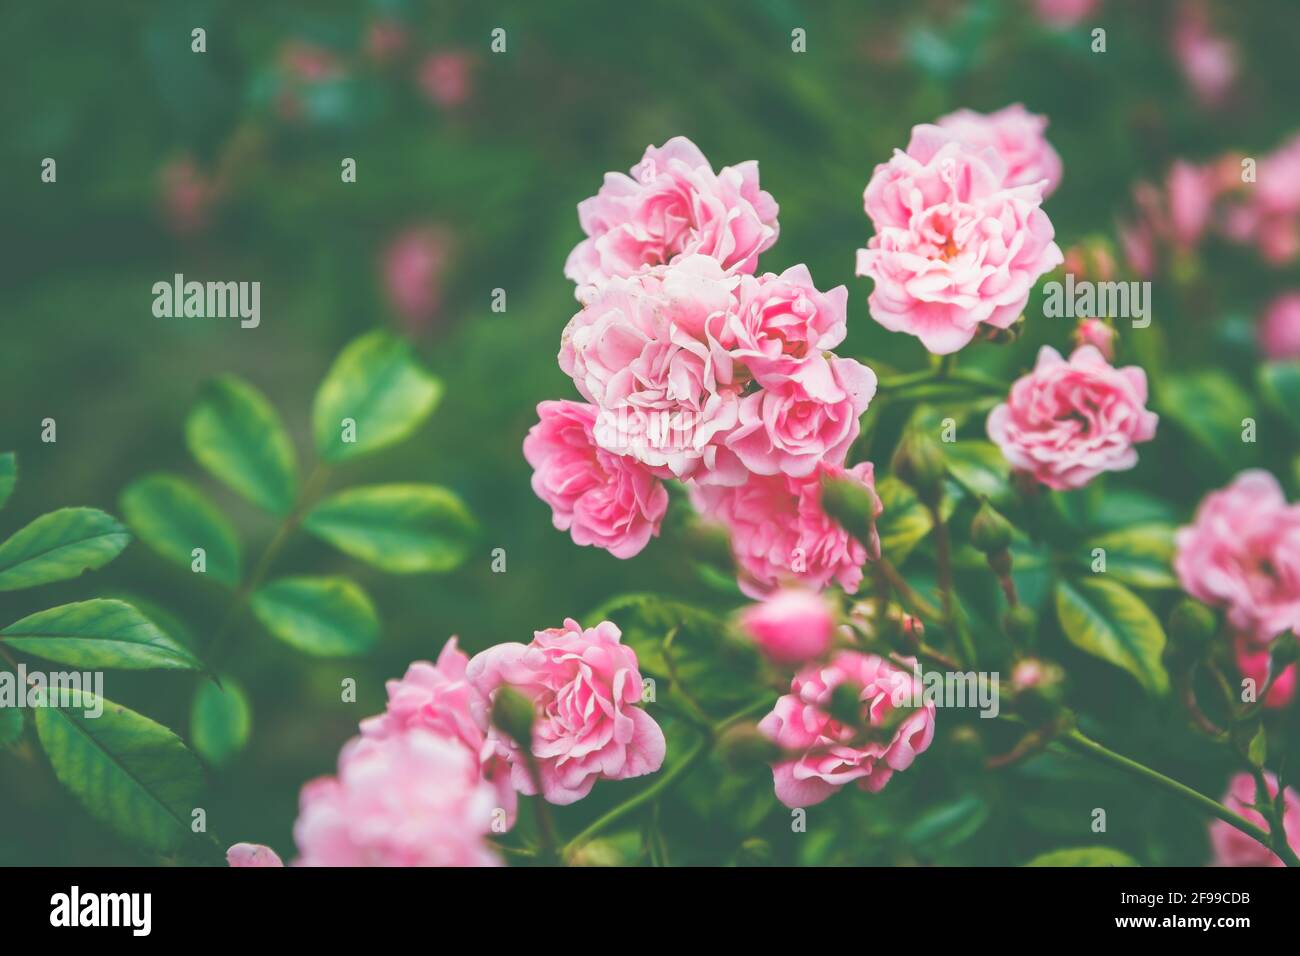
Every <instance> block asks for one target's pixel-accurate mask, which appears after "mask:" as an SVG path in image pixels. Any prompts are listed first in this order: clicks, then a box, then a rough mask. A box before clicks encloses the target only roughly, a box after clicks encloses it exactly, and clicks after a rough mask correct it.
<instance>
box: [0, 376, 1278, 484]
mask: <svg viewBox="0 0 1300 956" xmlns="http://www.w3.org/2000/svg"><path fill="white" fill-rule="evenodd" d="M1259 390H1260V392H1261V393H1262V394H1263V396H1264V398H1265V400H1267V401H1268V403H1269V404H1270V405H1272V406H1273V408H1275V409H1276V410H1277V412H1278V413H1279V414H1280V415H1281V416H1282V418H1283V419H1284V420H1286V421H1287V422H1289V423H1290V425H1291V427H1292V428H1294V429H1296V431H1297V432H1300V361H1295V362H1269V363H1268V364H1267V365H1263V366H1260V369H1259ZM0 500H3V499H0Z"/></svg>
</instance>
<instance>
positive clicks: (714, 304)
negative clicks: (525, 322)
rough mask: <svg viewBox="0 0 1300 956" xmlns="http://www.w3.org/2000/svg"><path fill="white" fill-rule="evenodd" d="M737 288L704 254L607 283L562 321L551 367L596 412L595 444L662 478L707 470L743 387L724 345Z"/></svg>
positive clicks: (730, 422) (734, 413)
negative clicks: (556, 358)
mask: <svg viewBox="0 0 1300 956" xmlns="http://www.w3.org/2000/svg"><path fill="white" fill-rule="evenodd" d="M737 283H738V280H737V279H734V278H730V277H727V276H726V275H725V273H724V272H723V269H722V267H721V266H720V265H719V264H718V263H717V262H716V261H714V260H712V259H709V258H708V257H707V256H685V257H682V258H681V259H679V260H678V261H677V262H676V263H674V264H673V265H670V266H661V267H657V268H655V269H652V270H649V271H648V272H645V273H642V274H640V275H636V276H632V277H629V278H614V279H610V280H609V281H608V282H607V283H605V285H604V286H602V287H601V288H600V290H599V291H598V292H597V293H596V294H595V295H593V296H592V297H591V298H590V299H589V300H588V301H587V302H586V304H585V305H584V306H583V308H582V310H581V311H580V312H579V313H578V314H577V315H575V316H574V317H573V318H572V319H571V320H570V321H569V324H568V325H567V326H566V327H565V329H564V333H563V335H562V336H561V342H560V355H559V362H560V368H561V369H563V370H564V372H565V373H567V374H568V375H569V376H570V377H572V379H573V383H574V385H575V386H576V387H577V389H578V391H579V392H580V393H581V394H582V396H583V397H584V398H586V399H587V400H588V401H590V402H592V403H593V404H595V405H596V406H597V407H598V408H599V409H600V411H601V412H602V416H601V420H600V422H599V424H598V427H597V429H596V440H597V441H598V442H599V443H600V444H601V445H602V446H603V447H605V448H607V449H609V450H611V451H614V452H616V453H618V454H626V455H632V456H633V457H635V458H636V459H638V460H639V461H641V462H643V463H644V464H646V465H649V466H650V467H651V468H654V469H656V470H657V472H656V473H658V474H661V476H663V477H667V476H669V475H671V476H675V477H678V478H687V477H691V476H693V475H695V474H696V472H698V471H700V470H701V469H704V470H709V469H712V468H713V467H714V466H715V464H716V455H717V449H716V446H717V443H718V440H719V436H720V434H721V433H723V432H726V431H729V430H730V429H731V428H732V427H733V426H734V425H735V424H736V421H737V414H738V410H739V405H740V394H741V390H742V389H743V388H744V386H745V384H746V382H745V380H743V379H742V378H741V377H740V374H741V373H743V369H737V368H736V367H735V363H734V362H733V360H732V357H731V355H730V354H729V353H728V351H727V349H726V348H725V347H724V344H723V343H724V340H725V339H726V337H727V336H728V334H729V333H728V329H727V315H728V313H730V312H731V311H733V310H734V309H735V307H736V299H735V289H736V286H737ZM733 471H734V469H733ZM742 477H743V476H742ZM733 480H734V479H733Z"/></svg>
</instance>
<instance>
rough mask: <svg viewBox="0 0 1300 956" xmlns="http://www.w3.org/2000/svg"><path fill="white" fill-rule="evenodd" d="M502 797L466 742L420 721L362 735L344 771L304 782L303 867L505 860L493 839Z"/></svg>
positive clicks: (342, 764)
mask: <svg viewBox="0 0 1300 956" xmlns="http://www.w3.org/2000/svg"><path fill="white" fill-rule="evenodd" d="M496 805H497V800H496V796H495V794H494V793H493V791H492V788H491V787H490V786H489V785H488V784H487V783H486V782H484V781H483V780H482V779H481V778H480V777H479V769H478V761H477V760H476V759H475V757H474V755H473V754H471V753H470V752H469V750H468V749H466V748H465V747H464V746H463V745H462V744H461V743H460V742H459V741H456V740H451V739H448V738H446V737H441V736H439V735H437V734H435V733H432V732H431V731H428V730H424V729H423V728H420V727H416V728H413V729H411V730H409V731H408V732H406V733H403V734H397V735H394V736H391V737H357V738H354V739H353V740H351V741H349V742H348V743H347V744H346V745H344V747H343V751H342V752H341V753H340V754H339V769H338V775H337V776H335V777H321V778H319V779H317V780H313V781H311V782H310V783H308V784H307V785H306V786H304V787H303V788H302V795H301V797H300V799H299V812H298V820H297V822H296V823H295V824H294V827H293V835H294V839H295V841H297V844H298V850H299V852H300V853H301V856H300V857H299V859H298V861H297V862H298V865H300V866H498V865H500V860H499V859H498V858H497V857H496V855H495V854H494V853H493V852H492V851H491V850H490V849H489V848H488V846H487V844H486V842H485V841H484V836H485V835H486V834H487V833H488V832H489V830H490V829H491V826H492V822H493V812H494V809H495V808H496Z"/></svg>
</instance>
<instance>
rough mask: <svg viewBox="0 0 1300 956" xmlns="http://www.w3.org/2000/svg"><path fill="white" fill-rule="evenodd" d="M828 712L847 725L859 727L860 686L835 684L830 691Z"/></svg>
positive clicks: (860, 720) (860, 708)
mask: <svg viewBox="0 0 1300 956" xmlns="http://www.w3.org/2000/svg"><path fill="white" fill-rule="evenodd" d="M830 714H831V716H832V717H834V718H835V719H836V720H838V721H839V722H840V723H841V724H844V725H846V726H849V727H861V726H862V723H863V720H862V688H861V687H859V686H858V685H857V684H851V683H845V684H838V685H836V687H835V689H834V690H833V691H831V706H830Z"/></svg>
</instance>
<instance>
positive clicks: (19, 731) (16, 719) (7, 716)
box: [0, 706, 23, 747]
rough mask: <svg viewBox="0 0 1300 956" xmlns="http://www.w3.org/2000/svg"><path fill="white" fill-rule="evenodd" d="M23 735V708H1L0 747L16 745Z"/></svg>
mask: <svg viewBox="0 0 1300 956" xmlns="http://www.w3.org/2000/svg"><path fill="white" fill-rule="evenodd" d="M22 735H23V712H22V708H20V707H4V706H0V747H9V746H12V745H13V744H16V743H17V742H18V741H19V739H20V738H21V737H22Z"/></svg>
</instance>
